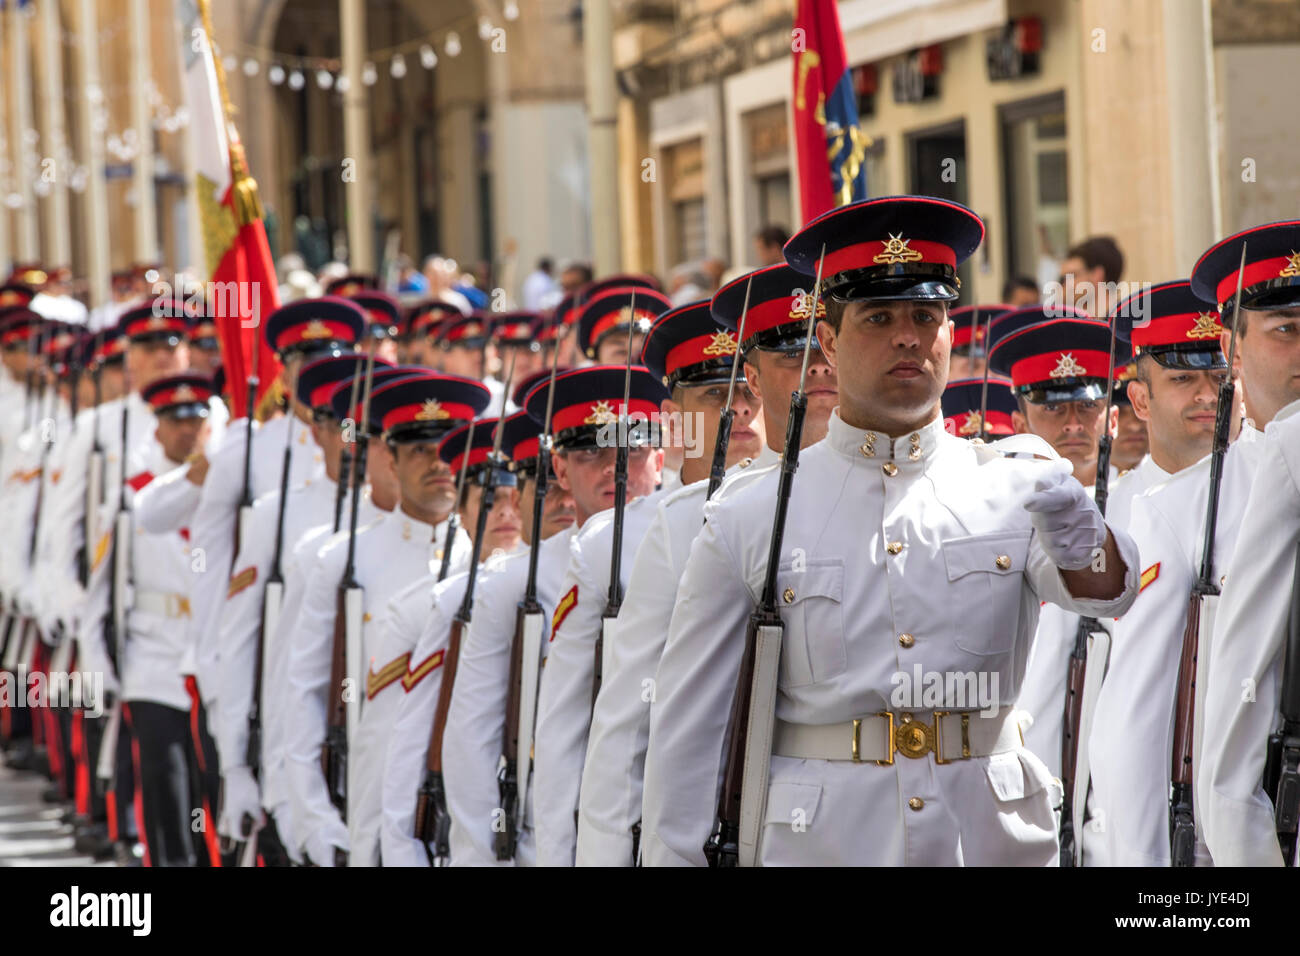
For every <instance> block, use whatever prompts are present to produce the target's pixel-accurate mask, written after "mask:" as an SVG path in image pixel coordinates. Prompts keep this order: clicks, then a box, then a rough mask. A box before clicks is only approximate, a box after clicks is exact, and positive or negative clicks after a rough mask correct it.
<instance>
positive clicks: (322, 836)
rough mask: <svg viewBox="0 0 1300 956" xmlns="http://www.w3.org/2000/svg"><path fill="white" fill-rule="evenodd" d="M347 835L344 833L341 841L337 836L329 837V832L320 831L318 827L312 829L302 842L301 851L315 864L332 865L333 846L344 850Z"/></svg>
mask: <svg viewBox="0 0 1300 956" xmlns="http://www.w3.org/2000/svg"><path fill="white" fill-rule="evenodd" d="M347 842H348V841H347V837H346V835H344V837H343V839H342V841H341V843H340V841H339V839H338V838H337V836H336V837H335V839H332V840H331V839H330V838H329V834H326V833H322V832H321V831H320V829H315V830H312V832H311V833H310V834H309V835H308V836H307V840H306V842H305V843H304V844H303V848H302V850H303V853H304V854H305V855H306V856H307V858H308V859H310V860H311V861H312V862H313V863H315V864H316V865H317V866H328V867H333V866H334V850H335V848H338V849H341V850H346V849H347Z"/></svg>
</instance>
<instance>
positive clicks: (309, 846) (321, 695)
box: [285, 372, 490, 866]
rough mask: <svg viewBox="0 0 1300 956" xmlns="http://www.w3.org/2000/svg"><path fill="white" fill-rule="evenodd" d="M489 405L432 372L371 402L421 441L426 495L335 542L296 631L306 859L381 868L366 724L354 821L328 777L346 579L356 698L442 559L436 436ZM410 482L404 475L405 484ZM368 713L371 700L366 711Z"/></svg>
mask: <svg viewBox="0 0 1300 956" xmlns="http://www.w3.org/2000/svg"><path fill="white" fill-rule="evenodd" d="M489 399H490V395H489V393H488V391H487V389H486V388H484V387H483V386H482V385H480V384H479V383H477V382H473V381H470V380H468V379H464V378H460V377H459V376H452V375H439V374H436V373H433V372H429V373H427V374H425V375H423V376H407V377H403V378H399V379H396V380H394V381H392V382H390V383H387V384H385V385H383V386H381V387H380V388H377V389H375V390H374V392H373V393H372V395H371V397H370V401H371V422H372V423H373V424H374V425H375V426H378V428H380V429H382V430H383V432H384V433H386V434H387V435H388V436H389V437H396V438H397V441H396V442H395V444H397V445H399V446H400V445H402V444H404V443H403V442H402V441H401V437H402V436H403V435H409V437H410V438H411V439H412V444H411V446H410V448H409V449H405V450H401V449H399V450H401V451H402V458H405V457H406V456H407V455H408V454H409V456H410V458H409V460H408V462H407V464H408V465H409V466H410V468H411V474H410V475H408V476H407V480H408V481H409V482H414V484H413V485H412V489H415V488H416V487H418V488H419V491H418V496H419V497H418V501H419V502H420V504H419V506H418V507H416V508H415V510H416V511H417V512H418V513H415V514H410V513H407V512H406V511H405V510H403V509H402V508H401V506H400V504H399V506H398V507H397V508H395V509H394V511H393V512H392V513H390V514H385V515H384V516H382V517H380V518H378V519H376V520H375V521H372V522H371V523H369V524H367V525H366V526H365V527H363V528H358V529H357V532H356V536H355V538H354V539H352V540H349V539H350V535H343V534H340V535H337V536H335V537H334V538H333V539H332V540H331V541H330V542H329V543H327V544H326V545H325V546H324V547H323V548H322V549H321V550H320V552H319V553H318V555H317V559H316V562H315V565H314V568H313V570H312V572H311V576H310V578H309V579H308V581H309V583H308V586H307V588H306V590H305V592H304V594H303V598H302V602H301V610H300V612H299V614H298V619H297V621H295V623H294V627H293V630H292V632H291V634H290V638H289V648H288V657H287V659H286V676H287V681H288V684H287V693H288V694H289V695H290V698H291V703H290V704H289V705H288V707H287V709H286V711H285V713H286V716H287V720H286V726H285V735H286V736H285V759H286V763H287V771H288V781H289V789H290V795H291V799H292V802H293V806H294V813H295V825H296V826H297V827H298V832H299V833H300V834H302V837H303V841H304V854H305V856H306V858H307V859H308V860H309V861H310V862H311V863H313V864H316V865H319V866H330V865H333V864H334V863H335V862H336V861H341V860H342V859H343V854H344V853H349V852H351V853H355V854H356V862H357V865H363V866H369V865H374V864H375V863H376V862H377V861H378V850H379V819H378V817H379V812H380V810H379V802H378V800H377V799H368V798H367V791H368V789H369V788H372V787H377V786H378V785H379V781H378V779H377V778H378V775H379V772H380V771H379V766H382V761H383V752H382V749H379V748H378V746H377V745H374V746H369V747H363V746H361V745H360V736H359V735H360V730H361V728H360V726H358V727H356V728H353V729H352V731H353V734H352V735H349V737H350V740H351V739H355V740H356V741H357V752H354V753H349V755H348V771H347V780H346V799H347V818H346V823H345V822H344V819H343V817H342V815H341V812H340V808H337V807H336V806H334V804H333V803H332V802H331V794H330V792H329V789H328V787H327V786H326V780H325V778H324V775H323V774H322V772H321V762H320V755H321V748H322V746H323V745H324V743H325V739H326V730H327V724H326V710H327V706H328V704H329V699H330V697H331V695H332V694H334V693H335V690H334V689H333V688H331V687H329V674H330V663H331V657H332V649H333V645H334V640H335V636H334V635H335V611H336V608H337V606H338V599H337V592H338V588H339V585H340V582H342V581H343V579H344V573H345V569H347V565H348V562H349V560H351V562H352V565H353V567H352V570H353V573H354V577H355V581H356V583H357V585H359V586H360V587H361V588H362V589H363V608H364V615H365V620H364V621H363V626H362V634H361V647H362V653H361V659H360V660H356V661H353V660H348V661H347V662H346V674H347V676H348V678H349V679H350V680H351V681H352V684H350V685H348V687H350V688H351V690H352V692H353V693H358V694H363V692H364V686H365V676H366V674H367V673H368V671H369V669H370V666H371V664H372V663H373V662H372V661H371V656H372V654H373V653H374V644H375V641H376V633H377V627H378V621H375V620H374V619H375V618H378V617H381V616H382V611H383V610H384V609H385V608H386V607H387V604H388V601H389V600H390V599H391V598H392V597H393V596H394V595H395V594H396V593H398V591H400V590H401V589H402V588H404V587H405V586H406V585H408V584H409V583H411V581H412V580H413V579H414V578H416V577H418V576H421V575H424V574H427V573H428V571H429V564H430V561H431V560H432V557H433V553H434V552H435V550H436V549H437V548H438V547H440V546H442V545H443V543H444V536H445V522H446V521H447V519H448V517H449V516H450V514H451V512H452V508H453V506H454V504H455V496H454V487H455V486H454V483H453V482H452V478H451V473H450V470H449V469H448V468H447V466H446V464H445V463H444V462H442V461H441V460H439V459H438V458H437V456H436V455H435V454H433V451H434V449H435V447H436V446H435V445H434V444H433V442H432V441H431V440H430V439H431V438H434V437H436V436H437V435H441V434H445V433H446V431H447V430H448V428H450V427H455V426H456V425H458V424H460V423H463V422H467V421H469V420H470V419H472V418H474V417H475V416H476V415H477V413H478V412H479V411H481V410H482V409H483V408H485V407H486V406H487V403H488V401H489ZM394 461H395V462H396V463H397V470H398V473H399V476H400V475H401V474H402V472H403V466H402V464H401V458H399V457H398V456H397V455H394ZM402 484H403V479H402V478H400V477H399V486H401V485H402ZM404 493H405V492H404ZM462 547H463V546H462ZM453 548H455V544H454V543H453ZM453 557H454V551H453ZM345 692H346V689H345ZM365 706H366V705H365V702H364V700H362V701H361V706H360V711H361V713H362V714H364V712H365ZM353 735H356V736H355V737H353ZM376 750H378V753H377V754H376V752H375V751H376Z"/></svg>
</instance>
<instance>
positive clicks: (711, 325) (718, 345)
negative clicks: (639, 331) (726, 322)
mask: <svg viewBox="0 0 1300 956" xmlns="http://www.w3.org/2000/svg"><path fill="white" fill-rule="evenodd" d="M710 306H711V303H710V302H709V300H708V299H705V300H704V301H703V302H691V303H689V304H688V305H681V306H678V307H677V308H675V309H669V310H668V311H667V312H665V313H664V314H663V315H661V316H659V318H658V319H656V320H655V324H654V325H652V326H650V331H649V332H648V333H646V338H645V344H644V345H642V346H641V364H642V365H644V366H645V367H646V368H648V369H649V370H650V372H651V374H653V375H655V376H656V377H657V378H658V379H659V381H661V382H662V383H663V384H664V386H665V387H666V388H668V389H669V391H671V390H672V389H674V388H676V387H677V386H678V385H714V384H716V383H718V382H728V381H730V380H731V366H732V362H733V360H734V359H733V356H735V354H736V333H735V332H732V331H730V330H728V329H727V328H725V327H724V326H722V325H720V324H719V323H718V321H717V320H716V319H715V318H714V317H713V313H712V312H711V311H710ZM736 378H737V381H744V379H745V376H744V373H743V372H740V371H739V370H738V371H737V372H736Z"/></svg>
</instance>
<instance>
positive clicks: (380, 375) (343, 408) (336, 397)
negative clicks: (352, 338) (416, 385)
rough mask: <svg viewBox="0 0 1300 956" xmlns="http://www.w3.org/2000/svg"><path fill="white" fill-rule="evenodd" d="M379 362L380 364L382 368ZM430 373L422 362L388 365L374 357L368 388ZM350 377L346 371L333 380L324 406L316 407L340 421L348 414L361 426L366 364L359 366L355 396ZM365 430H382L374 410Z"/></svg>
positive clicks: (375, 433)
mask: <svg viewBox="0 0 1300 956" xmlns="http://www.w3.org/2000/svg"><path fill="white" fill-rule="evenodd" d="M362 354H363V357H364V355H366V354H367V353H362ZM355 357H356V356H355V353H354V354H353V363H352V368H353V370H354V371H355V370H356V367H357V366H356V361H355ZM381 366H383V367H382V368H381ZM430 374H433V369H431V368H425V367H424V366H423V365H389V364H388V363H387V362H383V361H380V360H379V359H376V360H375V370H374V371H373V372H372V373H371V375H370V391H371V392H374V391H375V390H376V389H378V388H381V387H383V386H384V385H387V384H388V383H389V382H396V381H398V380H399V379H404V378H412V377H417V378H418V377H421V376H424V375H430ZM353 377H354V376H351V375H349V377H347V378H345V379H343V380H342V381H339V382H337V383H335V384H334V385H333V386H332V390H331V391H330V393H329V396H328V397H327V398H326V400H325V401H326V404H325V406H324V407H323V408H319V409H317V410H318V411H328V412H329V413H330V414H331V415H333V416H334V418H335V420H337V421H340V422H341V421H343V420H344V419H345V418H350V419H352V420H353V421H354V422H356V423H357V427H360V426H361V423H362V422H363V421H364V420H365V417H366V416H365V412H366V409H365V398H366V396H365V392H364V391H363V389H364V387H365V384H366V367H365V365H364V363H363V364H362V366H361V380H360V381H359V382H357V389H356V394H355V396H354V395H353V391H352V381H353ZM354 397H355V399H356V401H355V403H354V404H353V405H352V407H351V408H349V407H348V403H349V402H352V401H353V398H354ZM367 433H368V434H369V436H370V437H371V438H379V437H380V436H381V435H383V433H384V430H383V427H382V423H381V422H380V421H379V420H378V419H377V418H376V417H375V414H374V411H373V410H372V411H371V414H370V427H369V429H368V430H367Z"/></svg>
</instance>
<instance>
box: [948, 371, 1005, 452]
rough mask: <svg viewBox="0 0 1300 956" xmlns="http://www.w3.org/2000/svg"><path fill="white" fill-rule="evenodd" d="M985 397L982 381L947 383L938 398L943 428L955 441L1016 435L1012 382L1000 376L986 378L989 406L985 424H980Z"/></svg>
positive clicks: (979, 379) (966, 380)
mask: <svg viewBox="0 0 1300 956" xmlns="http://www.w3.org/2000/svg"><path fill="white" fill-rule="evenodd" d="M983 397H984V379H983V378H963V379H958V380H957V381H955V382H949V383H948V387H947V388H945V389H944V390H943V396H942V397H941V398H940V399H939V405H940V407H941V408H942V409H943V425H944V428H945V429H946V430H947V431H948V433H949V434H951V435H956V436H957V437H958V438H978V437H980V433H981V431H982V432H983V434H985V435H991V436H995V437H997V438H1001V437H1003V436H1005V435H1011V434H1014V433H1015V428H1014V427H1013V426H1012V424H1011V413H1012V412H1014V411H1016V396H1015V395H1014V394H1013V393H1012V391H1011V379H1009V378H1006V377H1005V376H1002V375H990V376H989V390H988V406H987V408H986V410H985V411H986V416H985V420H984V422H985V423H984V425H983V427H982V428H981V423H980V404H981V402H982V401H983Z"/></svg>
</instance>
